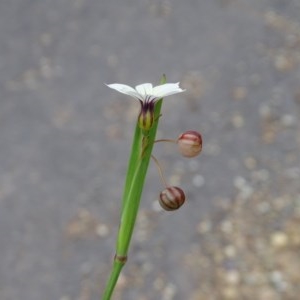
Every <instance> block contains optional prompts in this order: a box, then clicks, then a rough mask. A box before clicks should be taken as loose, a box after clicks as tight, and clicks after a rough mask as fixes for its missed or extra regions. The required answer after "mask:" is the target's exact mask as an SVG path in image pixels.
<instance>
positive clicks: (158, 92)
mask: <svg viewBox="0 0 300 300" xmlns="http://www.w3.org/2000/svg"><path fill="white" fill-rule="evenodd" d="M184 91H185V90H183V89H181V88H180V87H179V82H177V83H165V84H161V85H158V86H156V87H154V88H153V93H152V95H153V96H155V97H157V98H163V97H166V96H170V95H174V94H178V93H182V92H184Z"/></svg>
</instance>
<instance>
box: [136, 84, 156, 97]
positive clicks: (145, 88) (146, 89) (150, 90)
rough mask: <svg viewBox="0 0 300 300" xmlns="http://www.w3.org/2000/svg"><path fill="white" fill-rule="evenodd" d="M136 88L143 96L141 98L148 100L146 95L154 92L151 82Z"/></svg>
mask: <svg viewBox="0 0 300 300" xmlns="http://www.w3.org/2000/svg"><path fill="white" fill-rule="evenodd" d="M135 89H136V91H137V92H138V93H139V94H140V95H141V96H142V99H141V100H146V96H151V95H152V94H153V86H152V84H151V83H143V84H139V85H137V86H136V87H135Z"/></svg>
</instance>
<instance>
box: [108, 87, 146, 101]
mask: <svg viewBox="0 0 300 300" xmlns="http://www.w3.org/2000/svg"><path fill="white" fill-rule="evenodd" d="M107 86H108V87H109V88H111V89H114V90H116V91H118V92H120V93H122V94H125V95H129V96H131V97H134V98H136V99H140V95H139V93H138V92H137V91H136V90H135V89H134V88H132V87H131V86H129V85H126V84H120V83H112V84H107Z"/></svg>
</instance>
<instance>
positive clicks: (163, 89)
mask: <svg viewBox="0 0 300 300" xmlns="http://www.w3.org/2000/svg"><path fill="white" fill-rule="evenodd" d="M107 86H108V87H110V88H111V89H114V90H116V91H118V92H120V93H122V94H125V95H129V96H131V97H134V98H136V99H138V100H140V101H141V102H145V103H149V102H155V101H156V100H158V99H161V98H163V97H166V96H170V95H174V94H178V93H182V92H184V91H185V90H183V89H181V88H180V87H179V82H177V83H165V84H161V85H158V86H155V87H153V85H152V84H151V83H143V84H140V85H137V86H136V87H135V89H134V88H132V87H131V86H128V85H126V84H120V83H113V84H107Z"/></svg>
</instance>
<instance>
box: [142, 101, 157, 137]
mask: <svg viewBox="0 0 300 300" xmlns="http://www.w3.org/2000/svg"><path fill="white" fill-rule="evenodd" d="M140 102H141V112H140V114H139V117H138V124H139V127H140V128H141V129H142V130H145V131H148V130H150V129H151V127H152V125H153V123H154V105H155V102H154V101H149V102H142V101H140Z"/></svg>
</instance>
